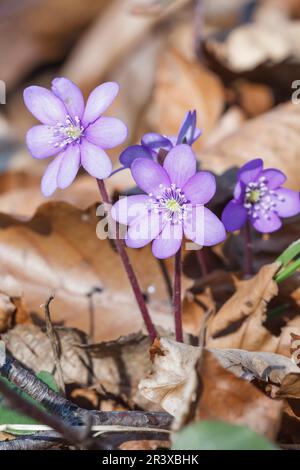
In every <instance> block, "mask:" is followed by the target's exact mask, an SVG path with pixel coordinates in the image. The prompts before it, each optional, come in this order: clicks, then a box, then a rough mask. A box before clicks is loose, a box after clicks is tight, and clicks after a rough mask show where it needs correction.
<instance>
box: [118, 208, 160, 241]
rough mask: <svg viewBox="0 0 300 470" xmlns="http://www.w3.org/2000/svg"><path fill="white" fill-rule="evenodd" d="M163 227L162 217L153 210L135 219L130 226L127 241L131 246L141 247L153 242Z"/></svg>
mask: <svg viewBox="0 0 300 470" xmlns="http://www.w3.org/2000/svg"><path fill="white" fill-rule="evenodd" d="M162 229H163V225H162V221H161V217H160V216H159V214H156V213H154V212H153V211H150V212H148V214H146V215H142V216H141V217H138V218H136V219H135V221H134V222H133V223H132V224H131V225H130V226H129V229H128V232H127V235H126V238H125V241H126V245H127V246H129V247H130V248H141V247H142V246H145V245H147V244H148V243H149V242H151V241H152V240H153V239H154V238H156V237H157V235H158V234H159V233H160V232H161V230H162Z"/></svg>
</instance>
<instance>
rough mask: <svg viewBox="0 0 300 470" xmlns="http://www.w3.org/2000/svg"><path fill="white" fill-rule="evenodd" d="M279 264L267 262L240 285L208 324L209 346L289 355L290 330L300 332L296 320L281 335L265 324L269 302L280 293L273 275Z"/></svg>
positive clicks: (287, 325)
mask: <svg viewBox="0 0 300 470" xmlns="http://www.w3.org/2000/svg"><path fill="white" fill-rule="evenodd" d="M279 267H280V266H279V264H278V263H272V264H269V265H266V266H264V267H263V268H261V270H260V271H259V273H258V274H257V275H256V276H255V277H253V278H252V279H250V280H247V281H240V282H239V283H238V284H237V291H236V293H235V294H234V296H232V297H231V298H230V299H229V300H228V301H227V302H226V303H225V304H224V305H223V306H222V307H221V309H220V310H219V312H218V313H217V314H216V315H215V316H214V317H212V318H211V319H210V321H209V323H208V338H207V345H208V346H209V347H213V348H237V349H247V350H249V351H268V352H276V353H279V354H283V355H286V356H290V352H289V351H290V333H291V332H293V333H300V328H299V324H298V322H297V320H296V319H294V320H291V321H289V322H287V323H286V324H285V326H283V327H282V328H281V331H280V334H279V335H278V336H275V335H273V334H272V333H271V332H270V331H269V330H268V329H267V328H266V326H265V320H266V309H267V304H268V302H270V300H271V299H272V298H273V297H274V296H276V295H277V292H278V286H277V284H276V283H275V282H274V281H273V276H274V274H275V273H276V271H277V270H278V268H279Z"/></svg>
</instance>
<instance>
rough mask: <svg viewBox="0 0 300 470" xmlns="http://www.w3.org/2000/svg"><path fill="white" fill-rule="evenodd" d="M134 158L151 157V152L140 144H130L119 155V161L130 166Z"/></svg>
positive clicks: (127, 166)
mask: <svg viewBox="0 0 300 470" xmlns="http://www.w3.org/2000/svg"><path fill="white" fill-rule="evenodd" d="M136 158H152V155H151V153H150V152H149V151H148V150H147V149H145V148H144V147H143V146H142V145H130V146H129V147H127V148H126V149H125V150H123V152H122V153H121V155H120V158H119V160H120V163H121V164H122V165H124V166H125V167H126V168H130V167H131V165H132V163H133V162H134V160H135V159H136Z"/></svg>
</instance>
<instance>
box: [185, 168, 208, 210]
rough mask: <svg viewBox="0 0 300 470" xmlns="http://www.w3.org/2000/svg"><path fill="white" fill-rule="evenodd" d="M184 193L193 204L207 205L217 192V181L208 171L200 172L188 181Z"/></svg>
mask: <svg viewBox="0 0 300 470" xmlns="http://www.w3.org/2000/svg"><path fill="white" fill-rule="evenodd" d="M183 192H184V194H185V196H186V198H187V199H188V200H189V201H191V203H192V204H206V203H207V202H208V201H210V200H211V198H212V197H213V196H214V194H215V192H216V179H215V177H214V175H213V174H212V173H209V172H208V171H199V172H198V173H196V174H195V175H194V176H192V177H191V178H190V179H189V180H188V181H187V183H186V184H185V185H184V187H183Z"/></svg>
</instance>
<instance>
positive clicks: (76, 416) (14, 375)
mask: <svg viewBox="0 0 300 470" xmlns="http://www.w3.org/2000/svg"><path fill="white" fill-rule="evenodd" d="M1 356H5V357H1ZM1 364H2V365H1ZM0 375H2V376H3V377H5V378H7V379H8V380H9V381H10V382H12V383H13V384H15V385H16V386H17V387H18V388H20V389H21V390H23V391H24V392H25V393H27V395H29V396H30V397H32V398H33V399H34V400H36V401H37V402H38V403H41V404H42V405H43V406H44V408H45V409H46V410H47V411H48V412H49V413H51V414H54V415H56V416H58V417H60V418H62V419H63V421H65V422H67V423H68V424H69V425H70V424H71V425H83V424H86V422H87V420H90V422H91V425H100V424H103V425H109V426H119V425H121V426H126V427H138V428H158V429H170V426H171V423H172V421H173V418H172V416H171V415H170V414H168V413H165V412H143V411H95V410H85V409H83V408H79V407H78V406H77V405H75V404H74V403H72V402H70V401H69V400H67V399H66V398H64V397H63V396H61V395H59V394H58V393H56V392H54V391H53V390H52V389H51V388H50V387H48V385H46V384H45V383H44V382H42V381H41V380H39V379H38V378H37V377H36V376H35V375H34V374H33V373H32V372H31V371H30V370H28V369H26V368H25V367H24V366H23V365H22V364H21V363H20V362H19V361H17V360H16V359H14V358H13V357H12V356H11V354H9V353H6V354H5V352H2V351H1V350H0Z"/></svg>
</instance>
